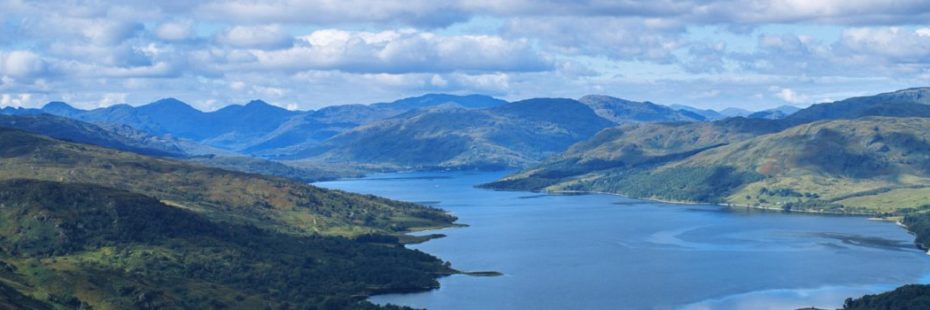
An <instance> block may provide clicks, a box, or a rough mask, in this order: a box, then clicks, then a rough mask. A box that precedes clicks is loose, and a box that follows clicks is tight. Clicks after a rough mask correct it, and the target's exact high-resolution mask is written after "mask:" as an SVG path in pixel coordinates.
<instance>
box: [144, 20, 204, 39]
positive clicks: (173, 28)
mask: <svg viewBox="0 0 930 310" xmlns="http://www.w3.org/2000/svg"><path fill="white" fill-rule="evenodd" d="M153 32H154V33H155V36H157V37H158V38H159V39H162V40H168V41H182V40H188V39H191V38H193V37H194V23H193V22H191V21H168V22H163V23H161V24H159V25H158V27H156V28H155V30H154V31H153Z"/></svg>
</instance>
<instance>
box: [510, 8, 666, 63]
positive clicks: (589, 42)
mask: <svg viewBox="0 0 930 310" xmlns="http://www.w3.org/2000/svg"><path fill="white" fill-rule="evenodd" d="M683 31H684V27H683V26H682V25H681V24H678V23H676V22H670V21H665V20H658V19H655V20H650V19H639V18H635V19H621V18H613V17H592V18H585V19H576V18H569V17H546V18H516V19H512V20H510V21H509V22H508V23H507V24H506V25H505V27H504V33H505V34H507V35H508V36H510V37H535V38H538V39H539V40H541V41H543V42H545V43H548V45H549V46H551V47H552V48H554V49H555V51H557V52H559V53H569V54H581V55H598V56H606V57H609V58H613V59H621V60H645V61H656V62H671V61H674V60H675V55H674V54H673V52H674V51H675V50H676V49H678V48H680V47H682V46H683V45H684V42H683V40H682V38H681V33H682V32H683Z"/></svg>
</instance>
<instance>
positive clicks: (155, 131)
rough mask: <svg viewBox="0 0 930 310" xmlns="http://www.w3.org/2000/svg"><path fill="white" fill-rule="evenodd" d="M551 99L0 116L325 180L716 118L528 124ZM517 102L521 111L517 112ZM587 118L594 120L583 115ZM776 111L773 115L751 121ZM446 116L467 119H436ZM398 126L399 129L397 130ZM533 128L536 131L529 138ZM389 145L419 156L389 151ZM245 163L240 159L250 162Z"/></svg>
mask: <svg viewBox="0 0 930 310" xmlns="http://www.w3.org/2000/svg"><path fill="white" fill-rule="evenodd" d="M551 100H555V99H547V98H537V99H530V100H523V101H521V102H520V103H521V104H517V102H514V103H509V102H507V101H504V100H500V99H496V98H493V97H489V96H483V95H467V96H458V95H448V94H427V95H423V96H419V97H411V98H405V99H400V100H396V101H393V102H384V103H375V104H369V105H361V104H356V105H342V106H331V107H326V108H323V109H320V110H316V111H290V110H286V109H283V108H279V107H276V106H273V105H270V104H268V103H266V102H263V101H260V100H254V101H251V102H249V103H248V104H245V105H230V106H227V107H225V108H222V109H220V110H217V111H213V112H202V111H199V110H196V109H194V108H192V107H190V106H189V105H187V104H185V103H183V102H181V101H179V100H176V99H172V98H168V99H162V100H159V101H156V102H153V103H151V104H147V105H143V106H139V107H133V106H129V105H125V104H123V105H115V106H111V107H107V108H100V109H94V110H80V109H76V108H73V107H71V106H69V105H67V104H66V103H62V102H51V103H49V104H47V105H46V106H45V107H43V108H42V109H12V108H6V109H4V110H3V112H2V113H3V114H19V115H22V114H42V113H48V114H53V115H57V116H62V117H67V118H71V119H74V120H80V121H84V122H88V123H93V124H96V125H98V126H101V127H104V128H113V127H116V126H122V127H126V128H132V129H135V130H137V131H138V132H142V133H147V134H148V135H151V136H152V137H158V139H160V140H162V141H164V142H166V144H169V145H165V147H171V146H170V144H174V147H175V148H180V149H182V150H183V151H184V153H187V155H210V154H214V155H218V156H220V157H222V158H224V160H222V161H219V160H217V161H216V162H219V163H221V164H227V165H226V166H222V167H227V168H234V167H235V166H231V165H228V164H229V163H231V162H233V161H231V160H229V159H228V158H230V157H236V158H240V159H245V158H249V157H250V156H254V157H259V158H264V159H275V160H298V161H299V162H300V163H301V164H303V165H311V166H314V169H316V170H318V171H324V170H325V171H326V172H327V173H324V175H325V176H326V177H328V176H340V175H345V174H344V172H343V171H342V170H344V169H341V168H338V169H328V168H327V167H329V166H333V165H340V166H341V167H345V166H349V167H366V168H367V169H423V168H427V167H431V168H443V169H446V168H449V169H501V168H515V167H526V166H527V165H531V164H534V163H538V162H539V161H541V160H542V159H544V158H546V157H548V156H550V155H553V154H557V153H559V152H561V151H564V150H565V148H566V147H567V146H568V145H570V144H572V143H575V142H579V141H581V140H584V139H586V138H589V137H591V136H592V135H593V134H594V133H596V132H597V131H598V130H600V129H603V128H606V127H609V126H613V125H617V124H629V123H647V122H678V121H681V122H699V121H705V120H708V119H718V118H721V116H720V114H716V115H712V116H710V117H708V116H705V114H706V113H710V112H711V111H704V112H701V113H698V112H694V111H696V109H687V108H680V109H678V108H672V107H668V106H663V105H658V104H654V103H651V102H648V101H647V102H636V101H630V100H624V99H620V98H614V97H609V96H603V95H590V96H584V97H582V98H580V99H579V100H572V99H560V100H562V101H561V102H562V103H563V104H564V105H565V106H572V107H574V108H571V109H567V110H566V111H565V113H569V114H577V113H580V114H578V115H569V116H570V117H580V118H579V119H578V120H583V121H581V122H578V123H577V124H573V123H572V122H570V121H562V120H559V119H558V118H552V117H551V116H554V115H557V114H558V113H559V112H558V111H552V112H553V114H552V115H549V116H550V119H549V120H546V121H545V122H544V124H545V125H540V124H543V123H540V124H536V123H534V120H536V119H538V116H539V115H533V113H532V112H533V111H532V110H533V108H532V107H530V106H525V105H523V103H540V109H542V110H545V109H546V108H547V106H545V105H544V104H542V103H545V102H548V101H551ZM569 102H571V104H568V103H569ZM521 106H524V107H523V108H518V107H521ZM506 107H511V108H506ZM592 113H593V114H594V115H595V116H594V117H596V118H598V119H594V118H590V117H591V114H592ZM702 113H705V114H702ZM713 113H716V112H713ZM581 114H584V115H581ZM783 115H784V114H782V113H781V112H779V113H778V114H771V115H763V116H760V117H767V118H777V117H781V116H783ZM456 118H464V119H469V120H470V121H468V122H461V121H460V122H455V121H442V120H448V119H456ZM587 118H589V119H587ZM605 120H606V122H605ZM550 125H551V126H550ZM398 126H399V127H402V128H404V130H402V131H399V130H397V129H398ZM540 126H543V127H546V128H542V127H540ZM580 126H581V127H580ZM569 127H572V128H569ZM582 127H584V128H582ZM534 132H537V133H539V135H538V136H537V135H534V134H531V133H534ZM537 137H539V138H538V139H536V138H537ZM147 139H149V140H152V139H151V138H147ZM533 139H536V140H533ZM453 142H454V143H453ZM389 149H413V150H429V152H425V151H416V152H391V151H388V150H389ZM254 157H253V159H252V160H250V161H252V162H256V161H257V160H258V159H257V158H254ZM202 158H203V157H201V159H202ZM264 164H265V165H271V164H272V163H271V162H265V163H264ZM218 165H219V164H218ZM254 166H255V165H252V167H254ZM278 168H281V167H276V168H274V169H271V168H269V169H265V170H249V171H250V172H271V171H284V170H282V169H278ZM320 178H322V177H316V176H311V177H306V178H304V179H308V180H312V179H320Z"/></svg>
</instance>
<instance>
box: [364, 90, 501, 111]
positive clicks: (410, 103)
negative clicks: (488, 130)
mask: <svg viewBox="0 0 930 310" xmlns="http://www.w3.org/2000/svg"><path fill="white" fill-rule="evenodd" d="M443 104H454V105H457V106H460V107H462V108H466V109H485V108H493V107H497V106H501V105H504V104H507V101H504V100H500V99H497V98H494V97H491V96H485V95H465V96H458V95H449V94H426V95H423V96H418V97H410V98H404V99H400V100H396V101H393V102H388V103H376V104H372V105H371V107H372V108H374V109H380V110H394V111H409V110H416V109H422V108H428V107H435V106H438V105H443Z"/></svg>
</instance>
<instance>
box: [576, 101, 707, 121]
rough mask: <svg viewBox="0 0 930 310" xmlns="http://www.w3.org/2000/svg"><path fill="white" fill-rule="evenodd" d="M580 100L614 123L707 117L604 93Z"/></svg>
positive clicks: (688, 119)
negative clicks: (604, 94)
mask: <svg viewBox="0 0 930 310" xmlns="http://www.w3.org/2000/svg"><path fill="white" fill-rule="evenodd" d="M578 101H579V102H581V103H584V104H585V105H587V106H588V107H590V108H591V109H592V110H594V112H595V113H597V115H598V116H600V117H602V118H604V119H607V120H609V121H612V122H614V123H618V124H623V123H634V122H678V121H684V122H692V121H703V120H705V119H706V118H705V117H704V116H701V115H700V114H698V113H695V112H690V111H683V110H675V109H672V108H670V107H667V106H663V105H658V104H655V103H652V102H648V101H646V102H636V101H629V100H625V99H620V98H614V97H610V96H603V95H588V96H584V97H582V98H581V99H578Z"/></svg>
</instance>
